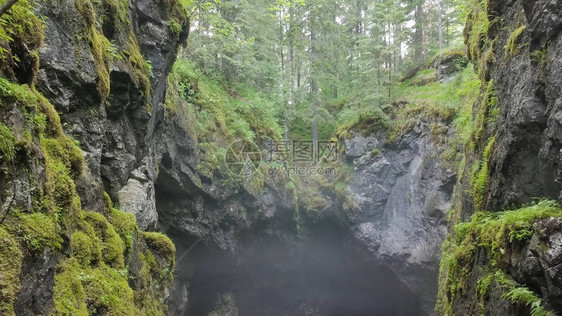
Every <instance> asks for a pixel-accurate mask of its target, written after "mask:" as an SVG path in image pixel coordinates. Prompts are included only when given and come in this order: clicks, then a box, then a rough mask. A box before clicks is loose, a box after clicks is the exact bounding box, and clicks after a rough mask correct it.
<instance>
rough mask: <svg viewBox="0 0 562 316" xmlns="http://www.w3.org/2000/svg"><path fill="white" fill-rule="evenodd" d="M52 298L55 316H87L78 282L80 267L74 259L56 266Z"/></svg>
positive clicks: (84, 301)
mask: <svg viewBox="0 0 562 316" xmlns="http://www.w3.org/2000/svg"><path fill="white" fill-rule="evenodd" d="M53 298H54V301H55V314H56V315H65V316H71V315H72V316H74V315H77V316H87V315H89V313H88V308H87V307H86V295H85V293H84V287H83V286H82V282H81V281H80V265H79V263H78V261H77V260H76V259H69V260H66V261H65V262H62V263H61V264H59V266H57V272H56V274H55V286H54V293H53Z"/></svg>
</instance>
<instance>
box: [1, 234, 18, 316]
mask: <svg viewBox="0 0 562 316" xmlns="http://www.w3.org/2000/svg"><path fill="white" fill-rule="evenodd" d="M22 259H23V254H22V252H21V250H20V247H19V245H18V242H17V241H16V239H15V238H14V236H12V235H11V234H10V233H9V232H7V231H6V230H4V228H1V227H0V314H2V315H15V312H14V303H15V301H16V298H17V295H18V293H19V290H20V273H21V264H22Z"/></svg>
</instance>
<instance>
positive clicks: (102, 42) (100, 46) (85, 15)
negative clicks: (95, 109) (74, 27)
mask: <svg viewBox="0 0 562 316" xmlns="http://www.w3.org/2000/svg"><path fill="white" fill-rule="evenodd" d="M75 5H76V9H77V10H78V12H79V13H80V16H81V18H82V22H83V23H84V32H85V36H86V38H87V39H88V40H89V42H90V51H91V53H92V56H93V57H94V64H95V66H96V73H97V76H98V93H99V95H100V97H101V98H102V99H106V98H107V97H108V96H109V65H110V60H111V56H110V55H109V53H108V52H109V51H110V48H111V44H110V42H109V41H108V40H107V38H105V37H104V36H103V35H102V34H101V33H100V31H98V30H97V29H96V25H95V23H96V11H95V9H94V6H93V5H92V2H90V0H76V1H75Z"/></svg>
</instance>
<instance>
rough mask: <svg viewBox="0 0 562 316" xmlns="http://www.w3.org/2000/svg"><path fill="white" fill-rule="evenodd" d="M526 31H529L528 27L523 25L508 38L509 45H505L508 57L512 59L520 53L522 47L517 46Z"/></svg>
mask: <svg viewBox="0 0 562 316" xmlns="http://www.w3.org/2000/svg"><path fill="white" fill-rule="evenodd" d="M526 29H527V26H526V25H521V26H520V27H518V28H517V29H515V30H514V31H513V32H511V34H509V37H508V38H507V43H506V45H505V54H506V56H508V57H512V56H515V55H517V54H518V53H519V50H520V48H521V47H520V46H518V45H517V42H518V41H519V39H520V37H521V35H523V32H525V30H526Z"/></svg>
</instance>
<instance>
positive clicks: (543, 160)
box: [436, 0, 562, 315]
mask: <svg viewBox="0 0 562 316" xmlns="http://www.w3.org/2000/svg"><path fill="white" fill-rule="evenodd" d="M561 29H562V4H561V3H560V1H551V0H532V1H520V0H490V1H486V2H483V3H481V4H480V5H475V7H474V8H473V10H472V12H471V13H470V15H469V19H468V22H467V26H466V28H465V43H466V44H467V45H468V49H467V51H468V55H469V59H470V60H471V62H472V63H474V64H475V68H476V70H477V71H478V72H479V76H480V79H481V80H482V89H481V96H480V98H479V100H478V101H477V102H476V104H475V105H474V110H473V113H474V119H473V121H474V124H475V132H474V133H473V135H472V138H471V140H470V141H471V143H470V144H467V145H470V146H467V147H466V150H465V159H466V161H465V162H466V163H465V165H464V167H463V168H462V169H461V172H462V173H463V176H462V178H461V179H460V181H459V183H458V184H457V189H456V199H455V203H454V207H453V209H454V212H453V215H452V217H451V218H452V219H453V220H452V221H451V222H450V227H449V237H448V240H451V241H453V240H455V239H458V238H460V239H462V234H461V233H462V229H461V228H462V226H457V228H455V226H454V225H456V224H458V223H459V222H466V221H470V218H471V216H472V215H473V214H474V213H476V212H478V211H485V212H498V211H504V210H513V211H511V212H513V215H512V216H518V212H524V211H525V210H526V209H524V208H522V209H514V208H517V207H518V206H522V205H526V204H528V203H531V202H532V201H533V200H534V199H536V198H541V199H548V200H558V201H560V197H561V196H562V195H561V193H562V184H561V177H560V174H561V172H562V167H561V165H560V161H561V156H560V155H561V149H562V139H561V135H562V122H561V120H560V116H561V115H562V114H561V113H562V112H561V110H562V109H561V108H560V106H561V105H562V95H561V93H560V91H561V87H562V76H561V75H560V70H561V69H562V64H561V61H560V54H561V53H562V33H561V32H560V31H561ZM471 169H472V170H471ZM542 217H544V215H543V216H541V217H537V218H535V219H528V220H527V221H528V222H530V223H533V224H532V225H535V226H533V227H534V229H531V230H530V232H529V231H528V230H527V231H526V235H523V236H524V237H520V239H519V240H515V239H514V238H510V239H509V240H506V239H505V238H504V237H501V236H499V235H498V236H497V237H496V238H497V240H496V246H495V247H492V248H490V247H486V246H482V245H473V246H474V248H470V249H469V250H468V251H465V252H464V253H463V252H462V251H460V248H459V247H466V246H467V245H466V244H457V245H456V247H457V248H454V247H453V248H448V247H445V248H444V249H445V253H444V256H443V257H444V258H449V259H451V258H453V260H449V259H448V260H449V261H446V260H444V261H443V262H442V273H441V281H440V294H439V302H440V303H439V304H438V308H437V310H436V311H437V313H438V314H473V313H486V314H496V315H499V314H517V315H526V314H530V313H531V312H533V313H538V311H539V310H542V309H546V310H553V311H559V310H560V308H561V305H560V293H561V292H562V290H561V288H560V284H559V281H558V280H557V279H558V278H559V275H560V265H559V261H560V258H561V257H560V251H561V247H560V244H559V234H560V226H559V224H558V223H559V219H556V218H542ZM476 220H477V218H476V219H474V218H473V219H472V221H473V222H474V221H476ZM458 227H461V228H458ZM510 227H511V229H514V230H516V229H521V227H519V228H518V227H517V225H514V226H510ZM457 230H461V232H456V231H457ZM523 231H524V232H525V230H523ZM459 236H460V237H459ZM466 240H467V239H465V241H466ZM453 243H454V242H453ZM452 249H457V253H453V252H452V251H451V250H452ZM497 249H500V250H501V253H500V254H497V253H496V252H497ZM495 251H496V252H495ZM498 256H499V257H500V259H498V258H497V257H498ZM458 259H467V260H466V261H465V262H460V261H459V260H458ZM451 263H456V264H457V266H456V267H455V266H454V265H451ZM458 266H460V268H459V267H458ZM490 270H492V271H491V272H490ZM455 271H456V272H455ZM494 271H495V272H494ZM486 273H492V274H493V273H495V274H496V276H495V277H493V278H492V279H494V281H493V282H491V283H490V280H491V279H490V274H488V277H489V278H488V279H487V278H486ZM498 275H501V276H502V277H501V278H498V277H497V276H498ZM447 279H449V281H447ZM457 284H463V285H464V286H463V287H464V288H460V287H457V288H455V285H457ZM482 284H486V285H487V286H488V287H487V288H486V290H483V287H482ZM490 284H491V285H490ZM506 284H509V286H507V285H506ZM514 289H517V290H519V291H526V293H527V300H524V299H522V297H519V296H516V295H515V294H517V293H518V292H517V291H514ZM514 295H515V296H514ZM508 296H509V297H511V298H512V299H511V300H510V299H507V297H508Z"/></svg>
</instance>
